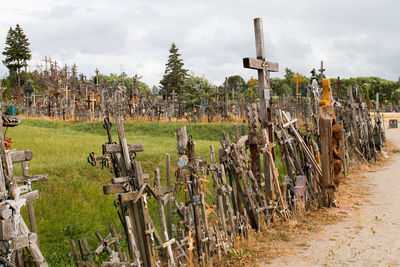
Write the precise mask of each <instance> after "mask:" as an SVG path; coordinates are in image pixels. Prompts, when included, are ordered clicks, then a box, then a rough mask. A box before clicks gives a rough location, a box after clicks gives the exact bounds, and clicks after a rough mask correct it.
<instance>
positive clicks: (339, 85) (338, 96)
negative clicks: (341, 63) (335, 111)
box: [335, 76, 343, 100]
mask: <svg viewBox="0 0 400 267" xmlns="http://www.w3.org/2000/svg"><path fill="white" fill-rule="evenodd" d="M342 84H343V81H342V80H341V79H340V77H339V76H338V77H337V80H336V83H335V85H336V91H337V98H338V100H340V91H341V90H342Z"/></svg>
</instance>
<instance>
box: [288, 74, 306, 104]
mask: <svg viewBox="0 0 400 267" xmlns="http://www.w3.org/2000/svg"><path fill="white" fill-rule="evenodd" d="M290 81H291V82H295V83H296V103H297V102H298V100H299V98H300V95H299V82H304V79H303V78H300V74H299V73H298V72H297V73H296V78H292V79H290Z"/></svg>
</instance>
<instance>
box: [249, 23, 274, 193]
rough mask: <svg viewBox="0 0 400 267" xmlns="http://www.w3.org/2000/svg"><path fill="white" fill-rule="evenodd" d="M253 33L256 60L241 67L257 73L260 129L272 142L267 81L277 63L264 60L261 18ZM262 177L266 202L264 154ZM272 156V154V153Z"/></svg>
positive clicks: (267, 177) (267, 186)
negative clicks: (264, 130) (266, 131)
mask: <svg viewBox="0 0 400 267" xmlns="http://www.w3.org/2000/svg"><path fill="white" fill-rule="evenodd" d="M254 33H255V41H256V55H257V58H243V67H244V68H248V69H255V70H257V73H258V90H259V96H260V119H261V129H267V130H268V137H269V140H270V141H271V142H273V134H272V110H271V105H272V101H271V84H270V80H269V73H270V72H277V71H279V65H278V63H274V62H269V61H267V60H266V59H265V49H264V33H263V24H262V19H261V18H255V19H254ZM264 154H265V155H264V177H265V193H266V197H267V198H268V200H271V198H272V191H271V189H272V188H271V187H272V186H271V185H272V184H271V171H270V167H269V161H268V155H267V154H266V153H264ZM272 154H274V152H273V151H272Z"/></svg>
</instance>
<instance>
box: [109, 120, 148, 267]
mask: <svg viewBox="0 0 400 267" xmlns="http://www.w3.org/2000/svg"><path fill="white" fill-rule="evenodd" d="M115 121H116V126H117V132H118V138H119V141H120V144H121V149H122V158H123V160H122V162H123V164H122V166H123V169H124V170H122V173H123V174H124V173H125V174H126V175H128V176H129V177H136V179H137V183H138V186H141V185H142V183H143V181H142V177H140V176H141V173H140V174H139V175H138V173H139V171H141V170H138V169H137V168H135V169H133V167H132V162H131V159H130V156H129V149H128V144H127V141H126V138H125V131H124V126H123V123H122V118H121V117H117V118H116V120H115ZM134 163H135V167H140V166H137V165H138V164H140V163H139V162H136V161H135V162H134ZM135 190H136V188H135ZM127 204H128V207H129V208H128V216H129V217H130V218H131V220H132V222H133V224H134V225H135V233H136V234H135V236H136V239H137V240H138V245H139V251H140V256H141V258H142V260H143V264H144V266H154V265H155V262H154V260H153V258H152V253H151V243H150V240H149V237H148V236H147V234H146V232H147V231H146V224H145V221H146V220H147V219H146V215H145V214H144V213H145V212H146V210H145V208H144V203H143V200H142V199H138V200H137V202H135V203H134V202H133V201H128V203H127ZM132 256H133V255H131V258H132Z"/></svg>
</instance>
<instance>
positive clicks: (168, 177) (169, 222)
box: [165, 153, 172, 236]
mask: <svg viewBox="0 0 400 267" xmlns="http://www.w3.org/2000/svg"><path fill="white" fill-rule="evenodd" d="M165 158H166V182H167V187H169V186H171V156H170V155H169V153H167V154H165ZM166 213H167V230H168V236H172V217H171V202H169V201H168V203H167V204H166Z"/></svg>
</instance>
